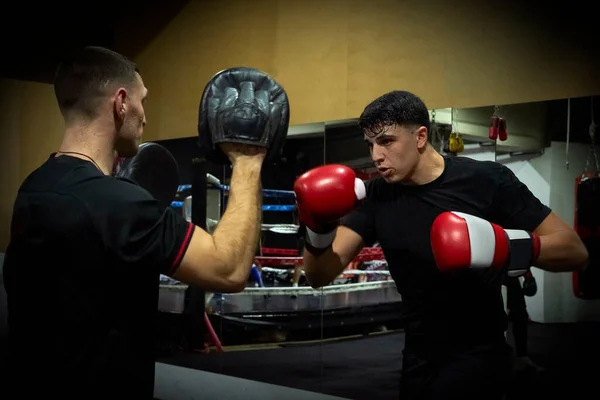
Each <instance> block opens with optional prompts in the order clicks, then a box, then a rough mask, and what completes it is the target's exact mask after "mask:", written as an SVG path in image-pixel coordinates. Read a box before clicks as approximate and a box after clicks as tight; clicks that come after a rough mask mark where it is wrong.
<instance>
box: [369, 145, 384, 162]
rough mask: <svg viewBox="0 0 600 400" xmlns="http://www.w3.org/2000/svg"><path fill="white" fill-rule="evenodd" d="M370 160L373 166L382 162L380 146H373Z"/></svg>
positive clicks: (382, 156)
mask: <svg viewBox="0 0 600 400" xmlns="http://www.w3.org/2000/svg"><path fill="white" fill-rule="evenodd" d="M371 159H372V160H373V163H374V164H378V163H381V162H382V161H383V159H384V155H383V151H382V149H381V147H380V146H377V145H376V144H374V145H373V147H372V148H371Z"/></svg>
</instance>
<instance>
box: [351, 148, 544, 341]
mask: <svg viewBox="0 0 600 400" xmlns="http://www.w3.org/2000/svg"><path fill="white" fill-rule="evenodd" d="M444 159H445V168H444V172H443V173H442V175H441V176H439V177H438V178H437V179H436V180H434V181H433V182H431V183H428V184H425V185H418V186H410V185H402V184H389V183H387V182H385V181H384V180H383V179H381V178H377V179H374V180H372V181H370V182H369V183H368V185H367V198H366V200H365V202H364V203H363V204H362V205H361V206H360V207H359V208H357V209H356V210H354V211H353V212H352V213H351V214H349V215H348V216H347V217H346V218H344V220H343V221H342V224H343V225H344V226H346V227H348V228H350V229H352V230H353V231H355V232H357V233H358V234H359V235H360V236H361V237H362V238H363V240H364V242H365V244H366V245H367V246H371V245H372V244H373V243H374V242H375V241H378V242H379V243H380V244H381V248H382V250H383V252H384V255H385V258H386V260H387V262H388V265H389V270H390V274H391V275H392V277H393V279H394V281H395V282H396V285H397V287H398V291H399V292H400V294H401V295H402V303H403V308H404V315H403V317H404V318H405V319H406V323H407V324H406V333H407V335H409V336H410V338H411V340H412V341H413V342H417V341H419V342H421V343H422V342H424V343H426V344H427V345H433V344H436V343H440V344H447V343H457V344H460V345H464V344H467V345H468V344H481V343H486V342H488V341H492V340H497V339H498V337H499V336H500V335H503V334H504V331H505V330H506V327H507V318H506V313H505V312H504V307H503V302H502V295H501V285H502V282H503V274H502V272H498V271H494V270H492V269H486V270H465V271H463V272H460V273H456V274H452V275H450V274H443V273H441V272H440V271H439V270H438V269H437V267H436V265H435V262H434V259H433V253H432V250H431V242H430V229H431V225H432V224H433V221H434V219H435V218H436V217H437V216H438V215H439V214H440V213H442V212H444V211H461V212H464V213H468V214H471V215H475V216H478V217H480V218H484V219H486V220H488V221H491V222H494V223H496V224H498V225H500V226H502V227H503V228H505V229H524V230H528V231H533V230H534V229H535V228H536V227H537V226H538V225H539V224H540V223H541V222H542V221H543V220H544V219H545V218H546V216H547V215H548V214H549V213H550V209H549V208H548V207H546V206H545V205H543V204H542V203H541V202H540V201H539V200H538V199H537V198H536V197H534V195H533V194H532V193H531V192H530V191H529V189H528V188H527V186H525V185H524V184H523V183H522V182H520V181H519V180H518V179H517V177H516V176H515V175H514V174H513V172H512V171H511V170H510V169H508V168H507V167H505V166H503V165H501V164H498V163H494V162H486V161H475V160H472V159H469V158H465V157H445V158H444ZM415 338H419V340H415ZM411 340H409V338H408V337H407V346H408V345H409V342H410V341H411Z"/></svg>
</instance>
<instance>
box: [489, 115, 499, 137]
mask: <svg viewBox="0 0 600 400" xmlns="http://www.w3.org/2000/svg"><path fill="white" fill-rule="evenodd" d="M499 123H500V121H499V118H498V117H497V116H495V115H492V120H491V122H490V130H489V132H488V137H489V138H490V139H491V140H496V139H498V125H499Z"/></svg>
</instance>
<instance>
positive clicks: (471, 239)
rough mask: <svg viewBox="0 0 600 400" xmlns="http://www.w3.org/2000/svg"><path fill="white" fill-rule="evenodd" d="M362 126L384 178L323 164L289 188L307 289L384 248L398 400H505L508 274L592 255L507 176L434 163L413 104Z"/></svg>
mask: <svg viewBox="0 0 600 400" xmlns="http://www.w3.org/2000/svg"><path fill="white" fill-rule="evenodd" d="M360 126H361V128H362V130H363V132H364V136H365V141H366V143H367V145H368V146H369V148H370V151H371V156H372V160H373V163H374V165H375V166H376V167H377V170H378V171H379V174H380V176H379V177H378V178H376V179H374V180H372V181H370V182H368V183H367V185H364V184H363V182H362V181H361V180H359V179H357V178H356V176H355V174H354V172H353V171H352V170H351V169H350V168H348V167H345V166H341V165H325V166H322V167H318V168H315V169H313V170H311V171H308V172H306V173H305V174H303V175H302V176H300V177H299V178H298V179H297V181H296V182H295V185H294V190H295V193H296V199H297V204H298V210H299V215H300V219H301V221H302V223H304V224H305V225H306V228H307V234H306V249H305V251H304V269H305V271H306V277H307V279H308V281H309V283H310V284H311V286H313V287H315V288H317V287H321V286H324V285H327V284H329V283H330V282H331V281H333V280H334V279H335V278H336V277H337V276H338V275H339V274H340V273H341V272H342V271H343V269H344V267H345V266H346V265H348V263H349V262H350V261H351V260H352V259H353V258H354V257H355V256H356V255H357V254H358V253H359V252H360V250H361V249H362V247H363V246H371V245H372V244H373V243H374V242H375V241H378V242H379V243H380V245H381V248H382V250H383V252H384V254H385V257H386V260H387V262H388V265H389V269H390V273H391V275H392V278H393V279H394V281H395V282H396V285H397V287H398V291H399V292H400V294H401V295H402V302H403V308H404V314H403V318H404V320H405V333H406V336H405V348H404V352H403V354H404V357H403V360H402V362H403V367H402V376H401V381H400V395H401V398H402V399H404V400H410V399H486V400H492V399H500V398H502V396H503V394H504V393H505V390H506V385H507V382H508V379H509V376H510V372H511V367H512V364H511V360H512V356H511V350H510V348H509V347H508V345H507V344H506V339H505V336H504V332H505V330H506V329H507V317H506V313H505V312H504V307H503V301H502V295H501V290H500V288H501V285H502V282H503V279H504V276H505V275H506V274H509V275H510V276H518V275H521V274H523V273H525V272H526V271H527V270H528V269H529V268H530V267H531V266H536V267H538V268H541V269H544V270H547V271H553V272H562V271H573V270H576V269H580V268H583V267H584V266H585V265H586V262H587V258H588V254H587V250H586V248H585V247H584V245H583V243H582V242H581V240H580V239H579V237H578V235H577V234H576V233H575V232H574V231H573V229H571V227H569V225H568V224H567V223H566V222H564V221H563V220H561V219H560V218H559V217H558V216H556V215H555V214H554V213H553V212H552V211H551V210H550V209H549V208H548V207H547V206H545V205H544V204H542V203H541V202H540V201H539V200H538V199H537V198H536V197H535V196H534V195H533V194H532V193H531V192H530V191H529V190H528V188H527V187H526V186H525V185H524V184H523V183H521V182H520V181H519V180H518V179H517V178H516V176H515V175H514V174H513V173H512V171H511V170H510V169H508V168H507V167H505V166H503V165H501V164H498V163H494V162H482V161H475V160H472V159H469V158H463V157H446V156H442V155H441V154H439V153H437V152H436V151H435V150H434V148H433V147H432V146H431V145H430V144H429V143H428V135H429V128H430V121H429V114H428V111H427V107H426V106H425V104H424V103H423V102H422V101H421V99H419V98H418V97H417V96H415V95H414V94H412V93H409V92H404V91H394V92H391V93H387V94H385V95H383V96H381V97H380V98H378V99H376V100H375V101H373V102H372V103H371V104H369V105H368V106H367V107H366V108H365V110H364V112H363V113H362V115H361V116H360Z"/></svg>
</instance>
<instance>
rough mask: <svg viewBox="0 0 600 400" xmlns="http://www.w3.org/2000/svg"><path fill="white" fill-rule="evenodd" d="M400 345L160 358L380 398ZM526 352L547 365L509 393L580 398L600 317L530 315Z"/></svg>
mask: <svg viewBox="0 0 600 400" xmlns="http://www.w3.org/2000/svg"><path fill="white" fill-rule="evenodd" d="M508 337H509V338H510V337H511V333H510V332H509V333H508ZM403 345H404V334H403V333H401V332H392V333H387V334H379V335H374V336H369V337H364V338H360V339H352V340H344V341H332V342H326V343H322V344H319V343H310V344H304V345H297V344H296V345H290V346H286V345H279V346H278V347H277V348H270V349H260V350H246V351H226V352H224V353H222V354H214V355H208V356H207V355H202V354H183V353H173V354H171V355H169V356H168V357H162V358H161V359H160V360H159V361H161V362H162V363H165V364H172V365H179V366H183V367H187V368H191V369H199V370H203V371H209V372H213V373H218V374H224V375H229V376H235V377H240V378H245V379H250V380H255V381H260V382H265V383H271V384H275V385H281V386H286V387H290V388H296V389H301V390H307V391H310V392H317V393H324V394H328V395H332V396H339V397H342V398H347V399H355V400H363V399H364V400H372V399H373V398H377V399H381V400H385V399H397V398H398V378H399V371H400V365H401V359H402V348H403ZM529 353H530V357H531V359H532V360H533V361H534V362H535V363H536V364H538V365H540V366H542V367H544V368H545V371H544V372H541V373H538V374H535V375H531V376H530V379H526V380H520V381H519V382H518V384H516V385H515V387H514V388H513V389H512V390H511V394H510V396H508V399H521V398H522V399H531V398H544V397H543V396H550V397H552V398H561V397H563V396H564V397H567V396H568V397H570V398H573V397H574V396H582V397H584V398H585V397H586V396H588V395H589V393H590V392H591V393H597V392H598V390H599V389H600V381H598V371H600V366H599V361H600V323H598V322H593V323H592V322H590V323H573V324H537V323H531V324H530V327H529Z"/></svg>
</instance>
